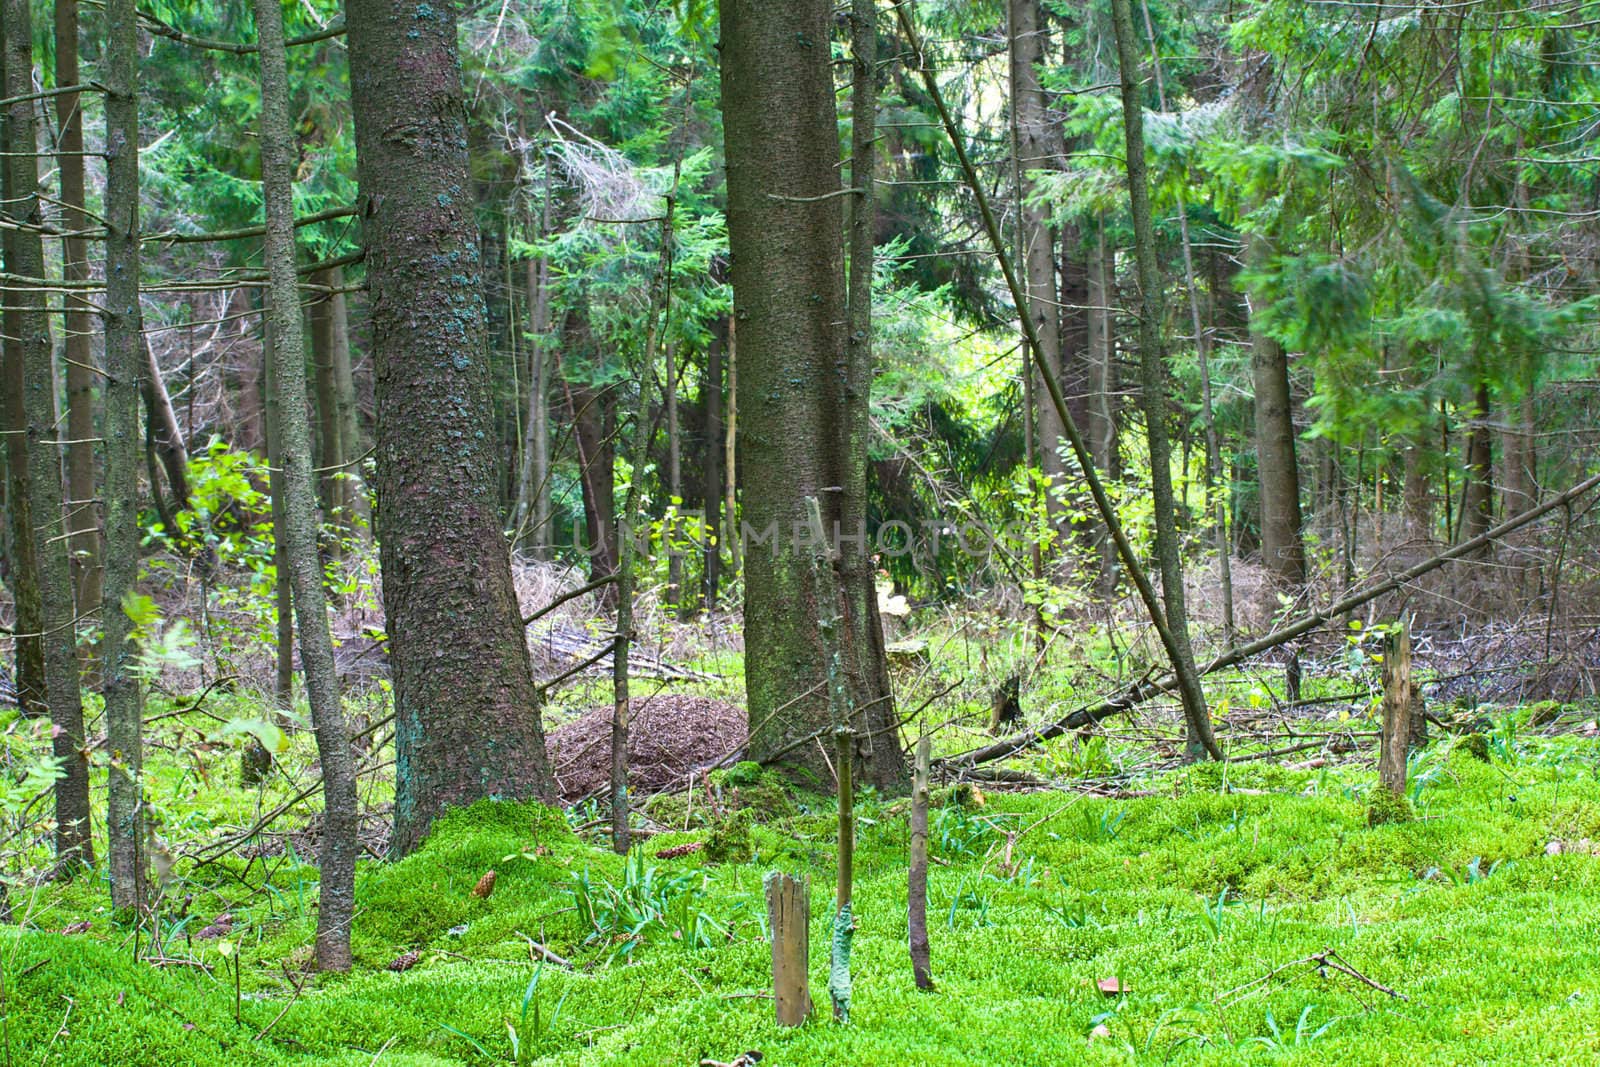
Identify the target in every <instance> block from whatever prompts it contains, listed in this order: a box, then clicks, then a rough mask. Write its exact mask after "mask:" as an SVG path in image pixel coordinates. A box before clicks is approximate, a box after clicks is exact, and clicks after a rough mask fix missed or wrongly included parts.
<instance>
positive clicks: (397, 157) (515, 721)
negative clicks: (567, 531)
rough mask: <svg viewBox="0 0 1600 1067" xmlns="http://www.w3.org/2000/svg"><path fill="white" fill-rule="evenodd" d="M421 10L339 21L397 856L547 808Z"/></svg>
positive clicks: (399, 5)
mask: <svg viewBox="0 0 1600 1067" xmlns="http://www.w3.org/2000/svg"><path fill="white" fill-rule="evenodd" d="M427 10H428V11H429V12H430V13H431V14H430V15H429V17H426V18H425V17H423V15H422V12H423V7H421V6H418V5H416V4H413V3H411V2H409V0H349V3H347V4H346V11H347V19H348V25H349V32H348V39H349V48H350V86H351V101H352V105H353V111H354V114H355V125H356V160H357V168H356V169H357V176H358V179H359V181H360V186H361V194H362V203H363V205H364V210H365V219H364V228H365V231H366V247H367V284H368V287H369V289H370V290H371V294H372V295H371V304H372V335H373V352H372V356H373V363H374V367H375V370H376V376H377V397H378V444H377V455H378V494H379V506H378V522H377V533H378V542H379V544H380V546H381V563H382V567H383V576H384V581H383V599H384V608H385V611H386V614H387V620H388V630H389V639H390V645H391V651H390V662H391V664H392V665H393V671H394V699H395V747H396V774H395V778H396V781H395V829H394V837H393V840H392V842H391V850H392V851H393V852H394V853H395V854H397V855H405V854H406V853H408V852H410V851H411V850H412V849H414V848H415V847H416V846H417V845H418V844H419V843H420V842H421V841H422V839H423V838H424V837H425V836H426V835H427V832H428V829H429V827H430V826H431V825H432V823H433V820H434V819H435V818H436V817H437V816H438V815H439V813H440V812H441V811H442V810H444V809H445V808H447V807H452V806H455V805H459V804H467V803H471V802H472V801H474V800H478V799H481V798H483V797H491V796H493V797H502V798H518V797H540V798H545V799H549V798H553V797H554V796H555V782H554V780H553V779H552V777H551V774H550V766H549V762H548V760H547V758H546V755H545V748H544V726H543V724H542V723H541V721H540V698H539V693H538V690H537V689H535V687H534V684H533V672H532V665H531V663H530V662H529V658H528V645H527V641H526V639H525V637H524V635H523V628H522V620H521V617H520V613H519V611H518V609H517V597H516V590H515V589H514V588H513V586H512V582H511V564H510V552H509V549H508V547H507V545H506V539H505V536H504V534H503V533H502V532H501V528H500V519H499V515H498V514H497V511H496V507H495V486H494V482H493V478H494V456H493V452H492V449H493V444H492V440H491V438H490V434H489V429H490V427H489V411H490V406H489V376H488V364H487V363H486V362H485V361H484V356H483V351H484V343H483V341H484V329H485V324H484V308H483V297H482V294H481V290H480V287H479V284H478V280H479V272H480V267H479V262H478V242H477V228H476V224H475V221H474V218H473V203H472V197H471V194H470V189H471V181H470V178H469V176H468V173H467V138H466V111H465V108H464V107H463V105H462V101H461V60H460V55H459V53H458V51H457V39H456V15H455V8H454V7H453V6H452V5H448V4H440V5H437V6H433V7H429V8H427ZM419 249H426V250H427V251H426V253H425V254H419V252H418V250H419Z"/></svg>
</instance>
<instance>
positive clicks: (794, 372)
mask: <svg viewBox="0 0 1600 1067" xmlns="http://www.w3.org/2000/svg"><path fill="white" fill-rule="evenodd" d="M830 20H831V7H830V5H829V4H827V3H824V2H821V0H801V2H798V3H793V4H787V5H776V4H767V3H759V2H757V0H729V2H726V3H724V4H723V5H722V8H721V27H722V112H723V119H724V128H725V131H726V134H725V136H726V144H727V157H728V231H729V241H730V245H731V248H732V252H733V288H734V319H735V321H736V322H737V324H738V325H737V329H738V334H737V336H738V343H739V345H740V348H741V351H740V353H739V355H740V361H741V365H740V367H739V384H738V399H739V404H738V406H739V409H740V415H741V418H742V420H743V426H742V427H741V437H740V449H741V452H742V454H743V460H744V462H745V464H746V467H747V469H748V470H751V471H757V472H759V473H760V476H759V477H756V478H752V479H750V480H749V481H748V482H747V483H746V485H745V491H744V492H745V498H744V508H745V523H746V525H747V526H748V527H749V528H751V529H752V530H754V531H755V533H756V536H758V537H762V538H766V540H764V541H763V543H761V544H756V543H754V542H752V543H750V544H749V545H748V546H747V552H746V558H745V560H744V566H745V634H746V649H747V652H746V656H745V681H746V688H747V691H748V693H749V701H750V710H749V714H750V724H751V739H750V751H751V755H752V757H753V758H757V759H759V758H761V757H763V756H765V755H768V754H771V753H775V752H777V751H779V750H780V749H782V748H783V747H785V746H786V745H789V744H790V743H791V742H794V741H796V740H798V739H800V738H803V737H805V736H807V735H808V734H811V733H812V732H814V731H816V730H817V729H819V728H821V727H824V726H825V725H826V723H827V722H828V699H827V695H826V692H825V690H826V684H825V679H826V657H825V653H824V649H823V646H822V642H821V641H820V639H819V634H818V632H817V626H816V620H817V619H818V618H820V617H821V613H822V612H823V611H824V610H829V609H830V608H831V605H832V604H833V603H834V602H835V599H836V596H835V591H834V590H831V589H819V588H817V580H816V578H815V575H814V573H813V571H812V568H811V566H810V559H809V557H810V551H809V546H808V545H807V544H806V540H807V531H808V530H809V527H808V525H807V523H806V517H805V499H806V497H807V496H817V497H818V498H819V499H820V500H821V501H822V518H823V523H824V526H823V531H824V534H825V535H827V536H830V537H832V536H840V548H841V549H842V552H841V558H840V560H839V561H838V563H837V564H836V566H835V568H833V569H832V573H830V574H827V575H826V577H825V578H824V581H823V584H826V585H834V584H836V583H837V584H839V585H842V586H843V600H844V602H845V605H846V612H847V617H846V621H845V624H844V628H845V632H846V633H847V635H848V637H849V640H848V642H847V653H846V655H847V659H848V661H849V663H848V670H849V674H850V684H851V687H852V696H853V698H854V699H853V701H852V703H853V704H854V706H855V707H856V708H857V709H859V714H860V716H861V719H862V723H861V726H862V727H863V728H862V729H860V731H859V733H860V735H861V738H860V742H859V743H858V748H857V751H858V752H860V751H861V749H862V748H863V747H865V746H866V745H868V744H870V745H871V746H872V748H871V756H870V758H868V759H866V760H865V761H864V762H865V764H866V765H865V766H863V767H862V768H861V777H862V778H863V780H864V781H866V782H868V783H870V784H873V785H877V786H880V787H885V788H895V787H899V786H900V785H901V784H902V783H903V779H904V776H905V761H904V758H903V754H902V753H901V752H900V749H899V745H898V742H897V741H896V739H895V737H894V736H893V733H892V730H891V729H889V728H888V724H892V723H893V721H894V720H893V717H892V715H893V711H892V708H891V707H890V696H889V693H888V691H887V689H886V688H885V687H884V683H885V681H886V675H887V670H886V668H885V666H884V662H883V650H882V643H881V642H882V636H881V632H880V631H878V630H877V620H876V617H875V608H876V591H875V589H874V587H873V583H872V570H871V561H870V556H869V555H868V545H867V543H866V539H867V537H868V536H869V535H868V534H867V532H866V530H865V528H864V521H865V508H864V501H865V495H866V483H865V477H866V462H865V447H866V439H865V433H864V427H865V417H864V416H865V405H866V401H867V386H868V383H869V381H870V364H865V363H864V360H866V359H870V349H869V346H868V345H867V343H866V341H867V338H866V337H858V338H853V339H852V338H850V337H848V336H847V332H846V329H844V328H842V326H843V324H844V322H845V320H846V315H847V309H846V299H845V286H844V264H843V247H842V244H843V241H842V238H843V232H844V225H843V218H842V214H841V207H842V200H843V196H845V195H848V194H846V193H845V192H844V191H843V190H841V188H840V184H839V170H838V166H839V151H838V136H837V116H836V111H835V107H834V90H833V79H832V75H831V70H830V65H829V48H828V41H829V38H830ZM861 132H863V131H859V130H858V131H857V133H858V135H859V134H860V133H861ZM870 156H871V152H867V153H865V154H864V156H863V155H858V156H857V157H856V158H857V161H858V163H860V162H861V161H862V160H863V159H864V158H868V157H870ZM864 173H869V172H858V173H857V174H856V175H854V180H855V181H856V182H857V184H858V186H859V184H860V181H861V179H862V178H863V176H864ZM866 200H867V197H864V196H860V195H859V194H858V195H857V196H856V201H857V204H858V205H860V204H863V203H864V202H865V201H866ZM856 214H857V216H858V217H863V215H864V213H863V212H862V211H860V210H858V211H857V212H856ZM867 229H868V231H869V232H870V226H868V227H867ZM852 341H854V342H855V343H851V342H852ZM858 520H859V521H858ZM857 538H859V540H857ZM779 709H783V710H782V711H781V712H780V710H779ZM880 731H881V732H880ZM787 762H788V764H789V765H790V766H791V767H796V768H803V769H804V770H805V771H808V772H809V773H810V774H811V775H812V776H813V777H814V779H815V781H816V782H817V783H819V784H820V783H825V782H827V781H828V780H829V778H830V777H831V775H829V774H828V772H827V768H826V761H825V760H824V759H823V758H822V754H821V751H820V750H819V749H818V748H817V746H815V745H803V746H801V747H800V748H798V749H797V750H795V751H794V752H793V753H792V754H791V755H790V756H789V757H788V759H787Z"/></svg>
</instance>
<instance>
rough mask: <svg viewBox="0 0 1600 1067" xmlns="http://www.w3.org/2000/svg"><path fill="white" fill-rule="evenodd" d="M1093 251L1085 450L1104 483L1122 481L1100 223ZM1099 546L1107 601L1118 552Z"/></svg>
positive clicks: (1104, 538)
mask: <svg viewBox="0 0 1600 1067" xmlns="http://www.w3.org/2000/svg"><path fill="white" fill-rule="evenodd" d="M1094 238H1095V239H1094V246H1093V247H1092V248H1090V250H1089V278H1088V289H1089V305H1090V310H1089V421H1088V423H1087V427H1088V431H1089V441H1088V444H1089V450H1090V453H1091V454H1092V455H1093V457H1094V463H1095V466H1096V467H1097V468H1099V470H1100V472H1101V473H1102V474H1103V475H1104V476H1105V478H1106V480H1107V481H1114V480H1116V479H1117V478H1119V477H1120V476H1121V473H1122V470H1121V468H1122V464H1121V462H1120V459H1119V456H1118V451H1117V418H1116V395H1117V388H1118V386H1117V363H1116V346H1115V344H1114V343H1113V340H1112V337H1113V330H1112V323H1113V316H1112V313H1111V303H1112V300H1113V298H1114V297H1113V290H1114V288H1115V286H1116V277H1115V270H1116V260H1115V255H1114V254H1113V253H1111V252H1110V250H1109V249H1108V248H1107V246H1106V229H1105V223H1104V221H1103V220H1102V221H1097V222H1096V223H1095V228H1094ZM1097 539H1098V543H1099V545H1100V573H1099V576H1098V578H1097V579H1096V586H1097V587H1098V588H1099V590H1100V593H1101V595H1102V596H1109V595H1110V594H1111V592H1112V590H1113V588H1114V587H1115V585H1116V575H1117V546H1116V545H1115V544H1114V543H1113V542H1112V540H1111V537H1110V536H1109V535H1108V534H1106V533H1105V532H1104V531H1103V530H1102V531H1100V532H1099V533H1098V534H1097Z"/></svg>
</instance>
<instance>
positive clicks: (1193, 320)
mask: <svg viewBox="0 0 1600 1067" xmlns="http://www.w3.org/2000/svg"><path fill="white" fill-rule="evenodd" d="M1140 10H1141V12H1142V13H1143V15H1144V29H1145V35H1146V36H1147V37H1148V38H1149V40H1150V64H1151V66H1152V67H1153V68H1154V70H1155V75H1156V93H1157V100H1158V101H1159V102H1160V105H1161V110H1162V111H1165V110H1166V109H1167V86H1166V79H1165V77H1164V75H1163V73H1162V69H1161V52H1160V49H1159V48H1158V47H1157V45H1156V31H1155V25H1154V24H1153V23H1152V22H1151V20H1150V0H1141V3H1140ZM1177 206H1178V235H1179V237H1180V239H1181V240H1182V243H1183V287H1184V291H1185V292H1187V293H1188V294H1189V323H1190V326H1191V327H1192V328H1193V330H1194V349H1195V355H1196V356H1197V358H1198V359H1199V362H1200V417H1201V421H1202V422H1203V423H1204V424H1205V433H1206V468H1205V490H1206V500H1207V506H1208V510H1211V511H1212V514H1213V531H1212V532H1213V534H1214V536H1215V541H1216V546H1217V572H1218V577H1219V578H1220V580H1221V582H1220V584H1221V586H1222V588H1221V590H1220V594H1221V596H1222V637H1223V641H1224V643H1226V644H1228V645H1232V644H1233V636H1234V626H1233V561H1232V559H1231V558H1230V556H1231V555H1232V552H1231V550H1230V548H1229V542H1228V508H1227V504H1226V502H1225V501H1224V500H1222V498H1220V497H1217V498H1216V499H1215V501H1213V500H1212V497H1213V495H1214V494H1215V491H1216V482H1217V479H1218V478H1219V477H1220V475H1221V471H1222V450H1221V448H1220V446H1219V445H1218V442H1217V420H1216V418H1215V417H1214V416H1213V413H1212V409H1211V337H1210V335H1209V334H1208V333H1207V332H1206V329H1205V324H1204V323H1203V322H1202V320H1201V315H1200V289H1199V287H1198V286H1197V285H1196V284H1195V271H1194V248H1193V246H1192V245H1191V244H1190V242H1189V205H1188V203H1187V202H1186V201H1185V199H1184V195H1183V193H1182V192H1181V191H1180V192H1179V193H1178V205H1177ZM1184 451H1185V462H1184V470H1185V471H1187V470H1188V467H1189V464H1188V462H1187V452H1188V448H1187V438H1186V439H1185V449H1184ZM1184 487H1185V494H1187V491H1188V482H1187V480H1186V481H1185V483H1184Z"/></svg>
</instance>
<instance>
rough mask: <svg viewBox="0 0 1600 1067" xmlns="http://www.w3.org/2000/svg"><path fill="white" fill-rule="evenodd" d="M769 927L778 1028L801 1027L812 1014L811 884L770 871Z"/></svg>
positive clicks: (768, 885) (767, 890)
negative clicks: (809, 976)
mask: <svg viewBox="0 0 1600 1067" xmlns="http://www.w3.org/2000/svg"><path fill="white" fill-rule="evenodd" d="M763 886H764V888H765V889H766V894H767V925H768V926H769V927H770V928H771V930H772V993H773V1004H774V1006H775V1008H776V1011H777V1016H778V1025H779V1026H799V1025H800V1024H801V1023H804V1022H805V1021H806V1018H807V1017H808V1016H810V1014H811V985H810V981H809V978H808V975H807V966H808V964H809V961H810V957H811V881H810V879H806V878H802V879H799V880H796V879H794V878H791V877H790V876H789V875H787V874H783V873H782V872H780V871H772V872H770V873H769V874H768V875H767V877H766V879H765V881H764V882H763Z"/></svg>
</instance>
